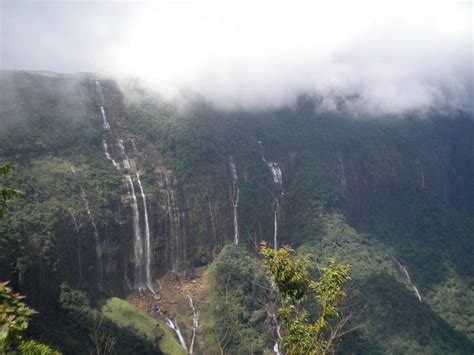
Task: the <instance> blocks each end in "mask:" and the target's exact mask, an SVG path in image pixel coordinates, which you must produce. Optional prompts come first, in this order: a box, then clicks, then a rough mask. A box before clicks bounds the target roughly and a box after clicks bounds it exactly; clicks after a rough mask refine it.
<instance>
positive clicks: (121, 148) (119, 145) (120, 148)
mask: <svg viewBox="0 0 474 355" xmlns="http://www.w3.org/2000/svg"><path fill="white" fill-rule="evenodd" d="M117 145H118V147H119V150H120V154H122V155H125V147H124V145H123V139H120V138H118V139H117Z"/></svg>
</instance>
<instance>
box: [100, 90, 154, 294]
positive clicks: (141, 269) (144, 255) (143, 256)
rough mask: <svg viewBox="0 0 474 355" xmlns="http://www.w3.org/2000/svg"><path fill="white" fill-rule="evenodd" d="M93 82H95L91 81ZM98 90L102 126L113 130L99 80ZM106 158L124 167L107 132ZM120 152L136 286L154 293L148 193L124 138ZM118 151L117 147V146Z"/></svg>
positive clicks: (104, 145)
mask: <svg viewBox="0 0 474 355" xmlns="http://www.w3.org/2000/svg"><path fill="white" fill-rule="evenodd" d="M91 84H92V82H91ZM95 93H96V100H97V104H98V106H99V109H100V113H101V115H102V119H103V127H104V129H105V130H108V131H110V130H111V127H110V124H109V122H108V121H107V116H106V113H105V108H104V106H105V100H104V95H103V93H102V86H101V84H100V82H99V81H95ZM130 140H131V142H132V146H133V149H134V152H135V153H136V152H137V147H136V146H135V142H134V141H133V139H131V138H130ZM102 143H103V147H104V152H105V157H106V158H107V160H109V161H111V162H112V164H113V165H114V167H115V168H116V169H117V170H122V168H121V165H120V164H119V163H117V162H116V161H115V160H114V159H113V158H112V156H111V155H110V152H109V148H108V146H107V142H106V138H105V135H104V137H103V140H102ZM116 146H117V147H118V152H119V153H120V155H121V156H122V157H123V160H122V166H123V169H125V171H124V174H125V178H126V180H127V188H128V191H129V195H130V196H131V204H130V205H131V207H132V212H133V213H132V216H133V236H134V239H133V244H134V250H133V251H134V269H135V274H134V277H135V280H134V281H135V288H136V289H139V290H143V289H145V288H147V289H149V290H150V291H151V292H153V293H154V291H153V286H152V281H151V236H150V225H149V220H148V208H147V203H146V195H145V191H144V189H143V185H142V182H141V180H140V175H139V174H138V172H137V165H136V162H135V160H134V159H131V158H129V157H128V155H127V152H126V150H125V145H124V141H123V139H121V138H117V145H116ZM115 152H117V149H115ZM130 171H131V172H133V173H134V175H135V179H136V182H137V185H138V187H139V192H140V196H141V200H142V203H143V223H144V225H143V226H142V225H141V223H142V222H141V220H142V219H141V218H140V217H141V216H140V208H139V205H138V200H137V196H136V193H135V186H134V182H133V179H132V176H131V175H129V174H130ZM142 227H143V229H144V231H145V237H143V233H142V230H143V229H142Z"/></svg>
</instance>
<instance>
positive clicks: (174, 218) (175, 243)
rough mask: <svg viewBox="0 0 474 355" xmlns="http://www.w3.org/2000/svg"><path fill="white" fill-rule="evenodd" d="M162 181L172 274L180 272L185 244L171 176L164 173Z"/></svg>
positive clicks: (166, 172) (184, 254)
mask: <svg viewBox="0 0 474 355" xmlns="http://www.w3.org/2000/svg"><path fill="white" fill-rule="evenodd" d="M163 180H164V185H165V193H166V197H167V207H168V217H169V227H170V235H171V238H170V247H169V250H170V258H171V269H172V270H173V271H174V272H178V271H180V270H181V266H182V263H183V261H184V260H185V257H186V243H185V238H184V234H183V233H184V231H183V230H182V225H181V215H180V214H181V212H180V210H179V206H178V201H177V199H176V194H175V191H174V189H173V186H172V181H171V175H170V173H169V172H168V171H164V173H163Z"/></svg>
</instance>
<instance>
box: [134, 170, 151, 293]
mask: <svg viewBox="0 0 474 355" xmlns="http://www.w3.org/2000/svg"><path fill="white" fill-rule="evenodd" d="M136 177H137V182H138V187H139V188H140V193H141V195H142V200H143V211H144V212H143V214H144V217H145V274H146V275H145V276H146V285H147V287H148V289H149V290H150V291H151V292H152V293H155V291H153V287H152V285H151V272H150V260H151V250H150V249H151V247H150V226H149V223H148V211H147V206H146V196H145V192H144V191H143V186H142V182H141V181H140V175H138V173H136Z"/></svg>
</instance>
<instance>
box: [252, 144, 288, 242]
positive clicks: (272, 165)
mask: <svg viewBox="0 0 474 355" xmlns="http://www.w3.org/2000/svg"><path fill="white" fill-rule="evenodd" d="M258 145H259V146H260V149H261V150H262V161H263V162H264V163H265V164H266V165H267V166H268V168H269V169H270V172H271V174H272V178H273V182H274V183H275V184H278V185H280V189H281V195H283V193H284V192H283V173H282V171H281V168H280V165H278V163H277V162H273V161H268V160H267V159H265V151H264V149H263V144H262V142H260V141H258ZM279 209H280V200H279V197H276V198H275V208H274V210H273V247H274V248H275V250H276V249H277V248H278V210H279Z"/></svg>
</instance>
